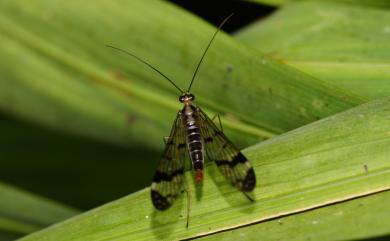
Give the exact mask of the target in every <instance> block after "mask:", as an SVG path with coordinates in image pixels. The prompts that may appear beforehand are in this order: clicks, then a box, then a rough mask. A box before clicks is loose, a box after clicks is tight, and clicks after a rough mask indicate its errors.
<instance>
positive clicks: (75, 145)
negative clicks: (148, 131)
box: [0, 116, 161, 210]
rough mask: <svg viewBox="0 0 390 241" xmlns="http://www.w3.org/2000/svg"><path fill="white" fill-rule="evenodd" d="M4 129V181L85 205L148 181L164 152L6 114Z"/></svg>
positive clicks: (0, 155)
mask: <svg viewBox="0 0 390 241" xmlns="http://www.w3.org/2000/svg"><path fill="white" fill-rule="evenodd" d="M0 133H1V135H0V163H1V165H0V177H1V181H3V182H6V183H9V184H13V185H16V186H18V187H21V188H23V189H25V190H29V191H30V192H34V193H36V194H39V195H43V196H45V197H49V198H53V199H55V200H61V202H62V203H67V204H68V205H71V206H74V207H78V208H80V209H84V210H86V209H90V208H92V207H96V206H99V205H101V204H103V203H105V202H108V201H111V200H114V199H117V198H119V197H122V196H124V195H126V194H128V193H132V192H135V191H137V190H139V189H141V188H144V187H145V186H148V185H150V182H151V177H152V175H153V172H154V171H155V167H156V162H157V161H158V159H159V157H160V155H161V151H160V150H156V149H150V148H147V147H144V146H134V147H127V148H123V147H118V146H115V145H107V143H101V142H96V141H91V140H86V139H83V138H79V137H75V136H72V135H66V134H64V133H62V132H59V131H53V130H50V129H47V128H39V127H37V126H36V125H31V124H28V123H21V122H19V121H17V120H15V119H12V118H7V117H5V116H4V117H3V116H0ZM135 157H138V159H137V160H136V158H135ZM131 159H133V160H134V161H130V160H131ZM132 170H138V171H136V172H134V171H132ZM130 174H131V177H130V176H129V175H130ZM102 190H104V191H102Z"/></svg>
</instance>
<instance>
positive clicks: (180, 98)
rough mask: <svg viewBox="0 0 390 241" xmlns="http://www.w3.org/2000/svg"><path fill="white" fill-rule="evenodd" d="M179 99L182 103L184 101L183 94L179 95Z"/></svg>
mask: <svg viewBox="0 0 390 241" xmlns="http://www.w3.org/2000/svg"><path fill="white" fill-rule="evenodd" d="M179 101H180V102H182V103H183V102H184V96H183V95H182V96H180V97H179Z"/></svg>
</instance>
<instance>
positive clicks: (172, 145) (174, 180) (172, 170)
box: [151, 112, 186, 210]
mask: <svg viewBox="0 0 390 241" xmlns="http://www.w3.org/2000/svg"><path fill="white" fill-rule="evenodd" d="M185 155H186V138H185V129H184V126H183V124H182V118H181V113H180V112H179V114H178V116H177V118H176V120H175V122H174V124H173V127H172V130H171V133H170V135H169V137H168V139H167V140H166V145H165V150H164V153H163V155H162V157H161V160H160V162H159V165H158V167H157V171H156V173H155V174H154V177H153V183H152V186H151V198H152V202H153V205H154V206H155V207H156V208H157V209H159V210H165V209H167V208H169V207H170V206H171V204H172V202H173V201H174V200H175V198H176V196H177V194H178V193H179V192H180V191H181V189H182V185H183V180H184V163H185V162H184V161H185Z"/></svg>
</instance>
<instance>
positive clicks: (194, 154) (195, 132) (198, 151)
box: [184, 106, 204, 181]
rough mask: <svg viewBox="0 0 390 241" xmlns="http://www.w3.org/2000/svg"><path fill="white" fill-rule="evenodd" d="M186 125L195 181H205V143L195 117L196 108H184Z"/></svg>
mask: <svg viewBox="0 0 390 241" xmlns="http://www.w3.org/2000/svg"><path fill="white" fill-rule="evenodd" d="M184 114H185V116H186V118H185V125H186V133H187V146H188V152H189V154H190V157H191V161H192V165H193V167H194V171H195V180H196V181H202V179H203V160H204V158H203V143H202V138H201V133H200V129H199V126H198V125H197V121H196V116H194V107H192V106H186V107H185V108H184Z"/></svg>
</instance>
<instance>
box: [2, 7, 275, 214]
mask: <svg viewBox="0 0 390 241" xmlns="http://www.w3.org/2000/svg"><path fill="white" fill-rule="evenodd" d="M171 2H173V3H175V4H177V5H179V6H181V7H183V8H186V9H187V10H188V11H190V12H193V13H194V14H196V15H198V16H200V17H201V18H203V19H205V20H206V21H209V22H210V23H212V24H214V25H217V26H218V25H219V24H220V23H221V21H222V20H223V19H224V18H226V17H227V16H228V15H230V14H231V13H234V16H233V18H231V19H230V20H229V22H227V23H226V25H225V26H224V28H223V29H224V30H225V31H226V32H234V31H235V30H237V29H240V28H241V27H243V26H245V25H247V24H249V23H251V22H252V21H255V20H258V19H260V18H262V17H264V16H267V15H268V14H270V13H271V12H272V11H273V10H274V8H272V7H269V6H262V5H259V4H253V3H249V2H246V1H224V2H221V3H218V4H216V3H214V4H211V5H210V2H209V1H208V2H206V1H199V0H172V1H171ZM75 118H76V117H75ZM161 141H162V138H161ZM160 152H161V150H146V149H142V148H133V149H132V148H130V147H128V148H123V147H118V146H113V145H109V144H107V143H100V142H97V141H93V140H87V139H83V138H80V137H76V136H72V135H70V134H68V133H64V132H60V131H56V130H49V129H46V128H42V127H39V126H36V125H34V124H31V123H24V122H22V121H19V120H18V119H16V118H13V117H10V116H9V115H7V114H4V113H1V112H0V162H1V167H2V168H1V169H0V181H2V182H5V183H9V184H12V185H15V186H17V187H21V188H23V189H25V190H28V191H31V192H32V193H35V194H39V195H42V196H44V197H48V198H51V199H53V200H57V201H59V202H62V203H64V204H68V205H70V206H73V207H76V208H80V209H90V208H93V207H95V206H98V205H101V204H103V203H105V202H108V201H111V200H114V199H117V198H119V197H122V196H125V195H127V194H129V193H132V192H135V191H137V190H140V189H142V188H144V187H147V186H149V185H150V182H151V178H152V176H153V173H154V171H155V168H156V165H157V161H158V160H159V158H160V155H161V153H160ZM137 153H142V156H143V157H144V159H143V160H138V161H137V162H130V161H129V157H130V156H140V155H137ZM145 153H148V156H145ZM15 173H18V175H15Z"/></svg>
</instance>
